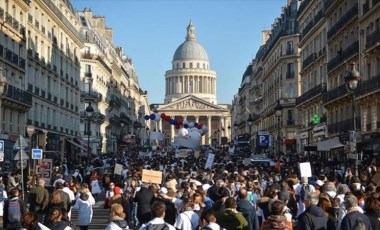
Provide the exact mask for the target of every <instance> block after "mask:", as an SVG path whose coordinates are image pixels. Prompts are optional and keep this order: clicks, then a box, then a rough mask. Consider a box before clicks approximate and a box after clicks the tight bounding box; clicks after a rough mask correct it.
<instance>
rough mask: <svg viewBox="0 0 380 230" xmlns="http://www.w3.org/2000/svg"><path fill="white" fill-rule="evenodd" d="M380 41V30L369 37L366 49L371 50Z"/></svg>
mask: <svg viewBox="0 0 380 230" xmlns="http://www.w3.org/2000/svg"><path fill="white" fill-rule="evenodd" d="M379 41H380V28H377V29H376V30H375V31H373V32H372V33H370V34H368V35H367V38H366V44H365V48H367V49H368V48H371V47H372V46H373V45H375V44H376V43H378V42H379Z"/></svg>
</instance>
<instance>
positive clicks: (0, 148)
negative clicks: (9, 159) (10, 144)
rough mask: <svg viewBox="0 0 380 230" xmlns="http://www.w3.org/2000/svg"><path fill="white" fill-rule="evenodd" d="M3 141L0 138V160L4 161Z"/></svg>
mask: <svg viewBox="0 0 380 230" xmlns="http://www.w3.org/2000/svg"><path fill="white" fill-rule="evenodd" d="M4 148H5V147H4V141H3V140H0V161H4Z"/></svg>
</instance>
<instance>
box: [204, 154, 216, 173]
mask: <svg viewBox="0 0 380 230" xmlns="http://www.w3.org/2000/svg"><path fill="white" fill-rule="evenodd" d="M214 159H215V154H213V153H209V154H208V156H207V161H206V164H205V169H211V168H212V164H214Z"/></svg>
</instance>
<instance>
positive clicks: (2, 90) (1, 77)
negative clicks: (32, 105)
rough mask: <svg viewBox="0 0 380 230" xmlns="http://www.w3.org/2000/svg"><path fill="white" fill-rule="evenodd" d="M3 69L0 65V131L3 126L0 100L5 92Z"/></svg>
mask: <svg viewBox="0 0 380 230" xmlns="http://www.w3.org/2000/svg"><path fill="white" fill-rule="evenodd" d="M3 73H4V70H3V69H2V68H1V67H0V133H1V131H2V129H1V128H2V127H3V118H2V115H3V111H2V108H1V102H2V96H3V95H4V94H5V93H6V91H7V85H8V83H7V78H6V77H4V74H3Z"/></svg>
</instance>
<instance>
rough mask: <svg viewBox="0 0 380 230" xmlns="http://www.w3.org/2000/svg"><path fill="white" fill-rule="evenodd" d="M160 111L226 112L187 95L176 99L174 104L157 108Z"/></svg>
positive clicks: (221, 108)
mask: <svg viewBox="0 0 380 230" xmlns="http://www.w3.org/2000/svg"><path fill="white" fill-rule="evenodd" d="M159 110H160V111H162V110H208V111H210V110H218V111H226V109H225V108H223V107H220V106H218V105H214V104H212V103H210V102H208V101H205V100H203V99H201V98H199V97H196V96H194V95H188V96H185V97H183V98H181V99H178V100H176V101H174V102H171V103H169V104H166V105H162V106H160V108H159Z"/></svg>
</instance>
